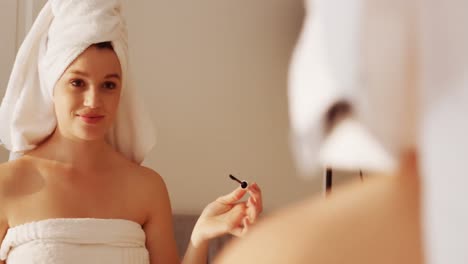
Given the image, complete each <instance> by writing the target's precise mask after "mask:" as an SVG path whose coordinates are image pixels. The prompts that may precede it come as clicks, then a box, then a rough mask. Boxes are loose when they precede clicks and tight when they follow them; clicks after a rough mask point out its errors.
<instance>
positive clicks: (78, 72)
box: [70, 70, 89, 77]
mask: <svg viewBox="0 0 468 264" xmlns="http://www.w3.org/2000/svg"><path fill="white" fill-rule="evenodd" d="M70 73H73V74H78V75H83V76H85V77H88V76H89V74H88V73H86V72H82V71H79V70H73V71H70Z"/></svg>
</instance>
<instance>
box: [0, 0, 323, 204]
mask: <svg viewBox="0 0 468 264" xmlns="http://www.w3.org/2000/svg"><path fill="white" fill-rule="evenodd" d="M44 2H45V1H44V0H35V2H34V1H32V0H21V1H14V0H2V1H1V2H0V3H1V4H0V5H1V6H0V7H1V8H0V10H1V11H0V22H1V23H0V30H1V32H0V33H1V34H2V42H1V43H2V44H1V45H2V46H1V50H0V54H1V56H2V57H1V58H2V60H1V62H0V63H1V64H0V84H1V87H2V88H1V89H2V93H3V89H4V87H5V84H6V78H7V76H8V74H9V71H10V69H11V63H12V60H13V56H14V49H15V47H17V44H16V42H18V41H17V40H21V39H22V38H23V36H24V28H28V26H29V24H30V21H31V17H33V16H28V14H32V13H34V14H35V13H37V12H38V11H39V8H40V6H41V5H42V4H43V3H44ZM15 3H16V4H15ZM124 3H125V7H126V8H125V9H126V14H127V20H128V27H129V38H130V40H129V41H130V53H131V59H132V61H131V62H132V67H133V73H134V75H135V80H136V83H137V84H139V86H140V88H141V89H142V90H143V94H144V99H143V100H144V102H145V103H146V104H147V106H148V109H149V110H150V112H151V114H152V116H153V120H154V122H155V124H156V125H157V129H158V144H157V146H156V148H155V149H154V151H153V152H152V153H151V154H150V155H149V156H148V158H147V160H146V161H145V163H144V164H145V165H146V166H149V167H151V168H153V169H155V170H157V171H158V172H159V173H160V174H161V175H162V176H163V177H164V179H165V181H166V183H167V186H168V189H169V192H170V196H171V201H172V205H173V210H174V211H175V212H177V213H193V212H195V213H197V212H199V211H200V210H201V209H202V208H203V207H204V206H205V205H206V204H207V203H208V202H210V201H211V200H213V199H214V198H216V197H217V196H219V195H222V194H224V193H227V192H229V191H230V190H231V189H233V188H234V187H236V184H235V183H234V182H232V181H230V180H229V179H228V177H227V176H228V174H230V173H232V174H234V175H236V176H238V177H240V178H242V179H245V180H247V181H256V182H258V183H259V184H260V186H261V187H262V189H263V192H264V199H265V201H264V203H265V207H266V209H267V210H271V209H274V208H278V207H281V206H283V205H285V204H288V203H290V202H292V201H295V200H297V199H299V198H301V197H304V196H305V195H309V194H313V193H317V192H319V191H321V190H322V181H321V177H316V178H315V179H312V180H309V181H306V180H303V179H301V178H299V177H297V176H296V171H295V169H294V164H293V162H292V158H291V155H290V151H289V147H288V111H287V97H286V79H287V67H288V63H289V59H290V55H291V51H292V49H293V47H294V43H295V41H296V39H297V37H298V34H299V31H300V27H301V21H302V17H303V8H302V2H301V1H300V0H269V1H260V0H249V1H246V0H245V1H242V0H235V1H226V0H225V1H220V0H202V1H178V0H167V1H149V0H148V1H135V0H131V1H130V0H125V1H124ZM5 5H6V7H5ZM7 10H8V11H7ZM31 12H32V13H31ZM4 36H6V37H5V41H3V37H4ZM4 45H5V47H4ZM4 58H5V59H4ZM0 155H1V156H0V158H2V159H3V160H5V159H6V155H5V152H4V151H2V153H0Z"/></svg>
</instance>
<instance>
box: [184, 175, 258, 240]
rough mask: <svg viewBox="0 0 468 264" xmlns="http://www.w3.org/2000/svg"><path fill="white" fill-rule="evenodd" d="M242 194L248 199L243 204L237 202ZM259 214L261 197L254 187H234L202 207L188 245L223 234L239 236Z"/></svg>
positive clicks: (253, 185)
mask: <svg viewBox="0 0 468 264" xmlns="http://www.w3.org/2000/svg"><path fill="white" fill-rule="evenodd" d="M246 193H249V195H250V197H249V198H248V199H247V201H244V202H239V201H240V200H241V199H242V197H244V195H245V194H246ZM262 210H263V203H262V193H261V190H260V188H259V187H258V185H257V184H256V183H252V184H250V185H249V186H248V187H247V188H246V189H242V188H241V187H238V188H237V189H235V190H234V191H233V192H231V193H230V194H227V195H224V196H221V197H219V198H218V199H216V200H215V201H214V202H212V203H210V204H208V205H207V206H206V207H205V209H204V210H203V212H202V214H201V215H200V218H198V221H197V223H196V224H195V227H194V229H193V232H192V237H191V241H192V244H193V245H194V246H195V247H197V246H198V245H200V244H201V243H203V242H207V241H208V240H210V239H213V238H215V237H218V236H221V235H224V234H232V235H235V236H243V235H244V234H245V233H246V232H247V230H248V227H249V226H250V225H252V224H253V223H255V221H256V219H257V217H258V215H259V214H260V213H261V212H262Z"/></svg>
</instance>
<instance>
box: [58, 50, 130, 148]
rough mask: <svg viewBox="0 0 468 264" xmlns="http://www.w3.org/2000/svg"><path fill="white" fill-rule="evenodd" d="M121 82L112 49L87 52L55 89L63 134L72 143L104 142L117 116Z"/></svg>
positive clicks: (120, 72)
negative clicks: (74, 140)
mask: <svg viewBox="0 0 468 264" xmlns="http://www.w3.org/2000/svg"><path fill="white" fill-rule="evenodd" d="M121 80H122V71H121V67H120V62H119V59H118V57H117V55H116V54H115V52H114V51H113V50H112V49H109V48H98V47H96V46H90V47H89V48H88V49H86V50H85V51H84V52H83V53H82V54H81V55H80V56H79V57H78V58H76V60H75V61H74V62H73V63H72V64H70V66H69V67H68V68H67V69H66V70H65V72H64V74H63V75H62V76H61V77H60V79H59V80H58V82H57V84H56V85H55V88H54V106H55V114H56V116H57V125H58V130H59V131H60V133H61V134H62V135H63V136H66V137H67V138H72V139H82V140H100V139H103V138H104V137H105V135H106V133H107V132H108V131H109V129H110V127H111V126H112V123H113V121H114V118H115V115H116V113H117V108H118V105H119V99H120V93H121V87H122V83H121Z"/></svg>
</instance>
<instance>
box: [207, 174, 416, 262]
mask: <svg viewBox="0 0 468 264" xmlns="http://www.w3.org/2000/svg"><path fill="white" fill-rule="evenodd" d="M417 199H418V189H417V187H415V185H414V184H412V183H409V182H406V181H401V180H400V179H398V177H393V178H391V177H388V178H383V177H382V178H380V177H379V178H376V179H373V180H369V181H367V182H366V181H365V182H364V183H362V184H361V183H359V184H358V183H356V184H352V185H350V186H346V187H344V188H342V189H340V190H338V188H337V190H336V191H334V192H333V194H332V196H330V197H329V198H327V199H324V198H323V197H314V198H310V199H307V200H304V201H302V202H300V203H298V204H296V205H293V206H290V207H287V208H285V209H283V210H280V211H278V212H276V213H274V214H273V215H270V216H269V217H268V216H267V217H265V219H264V221H262V222H259V223H258V224H257V226H256V227H254V228H252V230H251V232H250V233H249V234H248V235H247V237H245V238H243V239H241V240H237V241H236V242H235V243H233V244H232V245H230V246H229V247H228V248H227V250H226V251H224V252H223V254H221V256H220V258H219V259H218V260H217V262H216V263H223V264H227V263H298V264H302V263H422V261H421V241H420V233H419V230H420V226H419V218H418V213H419V205H418V201H417ZM253 249H255V250H253ZM383 256H385V257H383Z"/></svg>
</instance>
